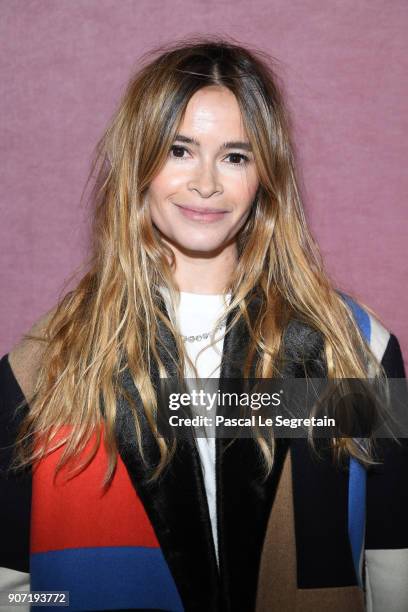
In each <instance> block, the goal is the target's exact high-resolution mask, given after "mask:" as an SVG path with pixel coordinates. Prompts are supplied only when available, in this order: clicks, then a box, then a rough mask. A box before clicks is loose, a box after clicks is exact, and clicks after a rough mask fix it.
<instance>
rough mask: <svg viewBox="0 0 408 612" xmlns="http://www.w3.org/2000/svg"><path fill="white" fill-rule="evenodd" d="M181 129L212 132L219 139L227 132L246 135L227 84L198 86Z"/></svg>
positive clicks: (232, 135) (201, 133)
mask: <svg viewBox="0 0 408 612" xmlns="http://www.w3.org/2000/svg"><path fill="white" fill-rule="evenodd" d="M180 131H183V133H184V132H186V133H187V132H188V134H189V135H191V136H201V137H202V138H204V137H205V136H208V137H209V136H211V137H212V138H214V137H216V138H217V139H219V140H222V139H224V138H225V137H226V136H227V137H228V138H229V139H230V138H235V137H236V138H242V137H244V136H245V135H246V132H245V128H244V124H243V119H242V114H241V110H240V108H239V105H238V102H237V99H236V97H235V95H234V94H233V93H232V91H231V90H229V89H227V88H226V87H219V86H209V87H203V88H202V89H200V90H198V91H197V92H196V93H195V94H194V95H193V96H192V97H191V99H190V100H189V102H188V104H187V107H186V110H185V113H184V115H183V118H182V121H181V123H180Z"/></svg>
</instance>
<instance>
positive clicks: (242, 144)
mask: <svg viewBox="0 0 408 612" xmlns="http://www.w3.org/2000/svg"><path fill="white" fill-rule="evenodd" d="M174 142H185V143H186V144H194V145H196V146H197V147H199V146H200V143H199V142H198V140H196V139H195V138H191V137H190V136H184V135H183V134H176V136H175V138H174ZM225 149H242V150H244V151H252V147H251V145H250V144H249V142H246V141H242V140H230V141H228V142H223V143H222V145H221V146H220V147H219V149H218V151H225Z"/></svg>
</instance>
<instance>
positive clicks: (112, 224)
mask: <svg viewBox="0 0 408 612" xmlns="http://www.w3.org/2000/svg"><path fill="white" fill-rule="evenodd" d="M210 85H211V86H214V85H215V86H220V87H226V88H228V89H229V90H230V91H231V92H232V93H233V94H234V95H235V97H236V99H237V101H238V104H239V107H240V110H241V113H242V117H243V121H244V126H245V129H246V132H247V136H248V139H249V141H250V144H251V147H252V150H253V155H254V158H255V163H256V167H257V171H258V176H259V189H258V192H257V196H256V198H255V200H254V202H253V205H252V210H251V213H250V216H249V217H248V220H247V222H246V224H245V226H244V227H243V229H242V230H241V232H240V234H239V236H238V242H237V244H238V262H237V266H236V269H235V270H234V274H233V276H232V278H231V279H229V282H228V284H227V286H226V287H225V292H230V293H231V294H232V298H231V301H230V303H229V306H228V309H227V313H226V314H228V313H230V312H232V311H233V310H234V309H235V308H237V309H238V310H237V314H236V316H235V317H234V318H233V320H232V321H231V326H230V328H231V327H232V326H233V325H235V324H236V323H237V320H238V318H239V317H241V316H242V317H243V318H244V320H245V321H246V323H247V325H248V327H249V338H250V345H249V347H248V357H247V363H246V365H245V368H244V373H243V375H244V376H247V375H248V372H249V369H250V365H251V362H252V360H253V359H254V357H255V356H259V360H258V362H257V371H256V375H257V376H258V377H262V378H268V377H272V376H276V375H278V374H279V372H278V369H277V363H278V356H279V353H280V350H281V347H282V336H283V332H284V329H285V327H286V325H287V323H288V321H289V320H290V319H291V317H293V316H296V317H297V318H298V319H300V320H301V321H303V322H305V323H306V324H308V325H310V326H311V327H312V328H313V329H315V330H317V331H319V332H320V333H321V335H322V338H323V339H324V350H325V358H326V363H327V371H328V377H329V378H366V377H367V372H368V368H371V370H370V371H371V376H373V375H375V376H381V375H383V372H382V370H381V367H380V365H379V364H378V362H377V360H376V359H375V357H374V355H373V354H372V353H371V351H370V349H369V347H368V346H367V344H366V343H365V341H364V339H363V338H362V336H361V334H360V332H359V330H358V328H357V327H356V325H355V322H354V320H353V317H352V316H351V314H350V311H349V308H348V307H347V306H346V304H345V303H344V301H343V299H342V298H341V297H340V296H339V294H338V292H337V291H336V290H335V289H334V287H333V286H332V283H331V282H330V280H329V278H328V276H327V274H326V272H325V270H324V267H323V263H322V260H321V257H320V254H319V250H318V248H317V245H316V244H315V242H314V240H313V238H312V236H311V234H310V232H309V229H308V227H307V223H306V219H305V214H304V210H303V206H302V201H301V195H300V193H299V186H298V179H297V176H296V170H295V160H294V149H293V144H292V140H291V127H290V121H289V118H288V115H287V111H286V108H285V104H284V101H283V96H282V88H281V86H280V84H279V78H278V76H277V75H276V74H275V72H274V69H273V61H272V60H271V58H269V57H268V56H266V55H265V54H262V53H261V52H260V51H255V50H249V49H248V48H244V47H242V46H240V45H239V44H236V43H235V42H233V41H231V40H226V39H219V38H214V37H213V38H205V39H202V38H200V39H196V38H194V39H189V40H187V41H185V40H184V41H181V42H178V43H176V44H174V45H172V46H168V47H166V48H165V49H163V48H161V49H156V50H155V51H154V52H153V53H150V54H148V55H147V56H145V57H144V58H143V62H142V64H141V67H140V68H139V70H138V72H137V74H136V75H135V76H134V77H133V78H132V79H131V80H130V82H129V85H128V87H127V90H126V92H125V94H124V96H123V99H122V100H121V102H120V104H119V107H118V108H117V110H116V112H115V113H114V115H113V118H112V120H111V122H110V124H109V126H108V128H107V130H106V132H105V134H104V135H103V137H102V138H101V140H100V142H99V143H98V145H97V147H96V151H95V158H94V163H93V166H92V170H91V174H90V179H92V180H94V181H95V188H94V190H93V199H92V202H93V205H94V210H93V226H92V243H91V255H90V258H89V260H88V262H87V269H86V273H85V274H84V275H83V276H82V278H81V279H80V280H79V281H78V282H77V285H76V287H75V288H74V289H73V290H71V291H69V292H67V293H66V294H65V295H64V296H63V297H62V298H61V299H60V300H59V303H58V306H57V308H56V309H55V311H54V312H53V314H52V317H51V318H50V320H49V321H48V322H47V325H46V328H45V330H44V333H43V335H42V342H43V352H42V357H41V363H40V366H39V370H38V375H37V378H36V385H35V388H34V391H33V394H32V397H30V398H27V400H28V403H29V405H30V409H29V411H28V413H27V415H26V416H25V417H24V420H23V423H22V426H21V430H20V434H19V438H18V447H19V465H20V466H24V465H28V464H30V463H33V462H36V461H38V460H39V459H41V458H42V457H43V456H44V455H45V454H46V453H48V452H51V451H52V450H53V449H55V448H57V447H60V446H62V445H63V446H64V452H63V454H62V456H61V459H60V462H59V465H58V469H60V468H61V467H62V466H63V465H65V464H66V463H68V461H69V460H70V459H72V458H73V457H78V456H79V455H81V453H82V451H83V450H84V448H85V446H86V445H87V443H88V442H89V441H90V439H91V438H92V437H93V434H95V433H96V434H97V435H96V437H95V444H94V447H93V450H92V452H90V453H89V456H88V457H87V458H86V459H85V460H84V462H83V463H82V464H81V469H82V467H84V466H86V465H87V464H88V463H89V461H91V459H92V457H93V456H94V454H95V452H96V450H97V448H98V445H99V444H100V442H101V439H102V438H103V443H104V445H105V447H106V451H107V454H108V457H109V463H108V468H107V472H106V475H105V484H108V483H109V482H110V480H111V478H112V476H113V473H114V470H115V465H116V461H117V450H116V443H115V432H114V427H115V418H116V403H117V398H118V394H119V393H121V392H123V390H122V391H121V389H120V385H119V381H120V374H121V372H123V367H124V364H125V365H126V366H127V367H128V368H129V371H130V373H131V375H132V378H133V380H134V383H135V385H136V387H137V389H138V391H139V393H140V397H141V400H142V402H143V407H144V411H145V414H146V416H147V418H148V421H149V423H150V425H151V427H152V430H153V431H155V424H154V411H155V409H156V405H157V403H156V402H157V398H156V395H155V390H154V387H153V384H152V380H151V372H150V359H149V357H150V355H153V357H154V359H155V360H156V362H157V364H158V368H159V372H160V376H161V377H165V376H166V369H165V366H164V364H163V363H162V361H161V359H160V355H159V351H158V347H157V331H158V325H159V322H160V321H161V322H162V323H163V324H164V325H165V326H166V327H167V328H168V330H169V331H170V332H171V333H172V334H173V335H174V337H175V340H176V345H177V350H178V354H179V359H178V360H177V363H175V367H176V368H177V370H178V373H179V377H180V378H183V376H184V368H185V360H186V356H185V352H184V346H183V342H182V339H181V337H180V335H179V334H178V333H177V330H176V329H174V326H173V324H172V322H171V320H170V319H168V318H167V317H165V316H164V314H163V311H162V309H161V308H160V300H159V288H160V287H167V288H168V290H169V291H170V294H171V296H172V297H173V299H174V300H175V301H177V295H178V288H177V286H176V285H175V282H174V277H173V272H172V270H173V266H174V258H173V254H172V253H171V252H170V250H169V249H168V247H166V245H165V244H164V243H163V242H162V241H161V239H160V235H159V233H158V231H157V230H156V228H155V227H154V225H153V224H152V220H151V217H150V212H149V205H148V197H147V196H148V188H149V183H150V181H151V180H152V178H153V177H154V176H155V175H156V174H157V172H158V171H159V170H160V169H161V167H162V165H163V163H164V162H165V160H166V158H167V156H168V153H169V150H170V147H171V146H172V144H173V140H174V137H175V134H176V133H177V129H178V126H179V125H180V122H181V120H182V117H183V113H184V111H185V109H186V106H187V104H188V102H189V100H190V98H191V97H192V95H193V94H194V93H195V92H197V91H198V90H199V89H201V88H202V87H206V86H210ZM255 287H257V288H258V291H259V293H260V295H261V296H262V300H261V307H260V311H259V315H258V316H257V317H256V321H252V322H251V320H250V318H249V316H248V310H247V306H248V299H249V296H250V295H251V292H252V291H253V289H254V288H255ZM228 331H229V329H227V330H226V332H227V333H228ZM32 337H33V338H34V337H36V336H32ZM169 358H174V356H169ZM101 402H103V415H104V416H103V419H102V418H101ZM134 418H135V429H136V432H137V433H138V436H139V445H140V448H141V450H142V440H141V439H140V423H139V422H138V416H137V412H136V410H134ZM64 426H68V430H67V432H66V434H65V435H63V436H62V437H61V435H59V433H58V432H60V431H61V428H63V427H64ZM102 427H103V436H102ZM33 439H35V440H36V444H35V445H30V444H29V445H27V444H25V441H27V440H33ZM156 439H157V444H158V446H159V449H160V456H161V461H160V464H159V465H158V466H154V470H153V475H152V477H154V478H155V477H157V476H158V475H159V474H160V472H161V470H162V469H163V468H164V466H166V465H167V464H168V462H169V461H170V460H171V455H172V452H173V450H174V449H172V448H170V447H169V445H168V444H167V443H166V441H165V440H164V439H162V438H160V437H159V436H156ZM259 447H260V453H261V456H262V458H263V460H264V463H265V468H266V471H267V472H268V471H269V470H270V469H271V468H272V465H273V457H274V441H273V440H271V441H270V444H267V443H266V442H265V440H259ZM333 448H336V449H339V448H340V449H342V452H345V453H349V454H350V455H353V456H355V457H358V458H359V459H360V460H362V461H365V462H370V461H371V458H370V456H369V454H368V453H365V452H364V451H363V450H362V449H361V448H360V447H359V446H358V445H356V443H355V442H354V441H353V439H351V438H348V439H341V440H334V441H333Z"/></svg>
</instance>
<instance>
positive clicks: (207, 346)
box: [162, 288, 231, 561]
mask: <svg viewBox="0 0 408 612" xmlns="http://www.w3.org/2000/svg"><path fill="white" fill-rule="evenodd" d="M162 295H163V297H164V299H165V302H166V306H167V309H168V311H169V316H170V318H172V319H173V323H174V324H175V326H176V328H177V329H178V330H179V332H180V333H181V334H183V335H184V336H197V335H199V334H202V333H205V332H211V331H212V330H213V329H214V327H215V324H216V321H217V318H218V317H219V316H220V315H221V314H222V312H223V311H224V310H225V306H226V303H227V301H228V300H229V299H230V297H231V294H226V296H225V299H224V295H223V294H201V293H187V292H185V291H181V292H180V304H179V307H178V309H177V310H176V312H171V303H170V296H169V293H168V291H167V289H164V288H162ZM224 333H225V328H224V329H221V330H218V331H217V333H216V334H215V340H216V341H215V342H214V344H213V345H211V342H212V339H211V338H207V339H203V340H195V341H194V342H188V341H186V342H185V348H186V351H187V354H188V356H189V357H190V359H191V360H192V362H193V363H194V365H195V366H196V368H197V372H198V375H199V377H200V378H219V377H220V368H221V357H222V350H223V344H224V338H223V335H224ZM217 339H218V340H217ZM202 349H204V350H203V352H202V353H200V351H201V350H202ZM185 377H186V378H191V379H192V378H195V376H194V371H193V370H192V369H191V367H190V365H189V364H188V363H187V364H186V372H185ZM190 386H193V381H190ZM207 435H208V436H209V437H207V438H203V437H197V446H198V452H199V455H200V459H201V465H202V469H203V476H204V484H205V489H206V495H207V502H208V508H209V513H210V519H211V528H212V534H213V539H214V547H215V553H216V556H217V561H218V537H217V497H216V476H215V437H214V433H213V432H210V431H208V432H207Z"/></svg>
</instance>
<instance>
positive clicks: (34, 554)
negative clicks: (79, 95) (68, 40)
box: [0, 40, 408, 612]
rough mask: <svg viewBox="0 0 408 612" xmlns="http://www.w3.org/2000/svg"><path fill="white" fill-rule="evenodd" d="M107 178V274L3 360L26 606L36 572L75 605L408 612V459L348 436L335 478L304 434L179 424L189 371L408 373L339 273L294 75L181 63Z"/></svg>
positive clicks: (99, 236) (167, 67)
mask: <svg viewBox="0 0 408 612" xmlns="http://www.w3.org/2000/svg"><path fill="white" fill-rule="evenodd" d="M95 168H97V169H98V174H97V177H96V188H95V192H94V195H95V198H94V201H95V214H94V224H93V242H92V247H93V249H92V257H91V259H90V261H89V265H88V271H87V273H86V274H85V275H84V276H83V278H81V280H80V281H79V282H78V284H77V286H76V288H75V289H74V290H72V291H70V292H69V293H67V294H66V295H65V296H63V298H62V299H61V300H60V301H59V303H58V305H57V307H56V308H55V309H53V311H51V312H50V313H49V314H48V315H47V316H46V317H45V318H44V319H42V320H41V321H40V322H39V323H38V324H37V325H36V326H35V328H34V330H32V332H31V334H30V335H28V336H26V338H25V339H24V340H23V341H22V342H21V343H19V345H17V346H16V347H15V348H14V349H13V350H12V351H11V352H10V353H9V355H5V356H4V357H3V359H2V361H1V374H2V390H3V393H2V396H3V406H2V418H3V422H5V425H6V426H5V427H3V428H2V432H3V433H2V436H3V440H2V444H1V446H2V447H6V446H7V449H6V450H5V451H4V453H3V455H2V467H3V469H4V470H5V471H7V469H8V468H9V466H10V465H12V467H13V468H19V469H18V470H17V471H16V470H15V469H13V471H12V472H10V473H11V474H12V476H10V475H9V476H8V478H7V479H6V478H5V479H3V480H2V483H1V486H2V489H1V495H2V499H3V500H5V503H3V504H2V512H3V518H2V521H1V525H2V530H3V533H2V541H4V542H6V545H5V547H4V552H3V553H2V554H3V557H2V560H1V562H0V565H2V566H3V569H2V574H0V575H1V576H2V580H3V586H2V589H3V590H4V589H6V588H11V586H12V585H13V584H18V581H20V584H21V585H22V587H23V584H24V581H25V582H27V579H28V577H30V578H31V590H32V591H33V590H39V591H69V592H70V607H71V609H75V610H85V609H86V610H95V609H97V610H102V609H104V610H105V609H109V610H119V609H138V610H141V609H150V610H151V609H157V610H183V609H185V610H202V611H206V612H208V611H216V610H217V611H218V610H222V611H228V610H231V611H236V610H239V611H241V610H242V611H250V610H255V609H256V610H278V609H279V610H287V611H289V610H290V611H292V610H319V611H320V610H336V611H340V610H348V611H350V610H356V611H357V610H358V611H360V610H361V611H362V610H364V609H368V610H374V611H375V612H377V611H378V610H380V609H381V610H382V609H384V608H383V607H380V606H383V604H384V603H385V604H386V606H387V608H388V609H393V610H398V611H402V610H403V609H406V608H405V607H403V606H405V604H406V602H407V590H406V586H405V583H404V572H406V569H407V567H408V564H407V554H406V553H407V550H403V549H404V548H405V549H406V548H408V542H407V541H406V536H407V529H406V526H405V525H406V522H405V520H404V521H402V514H401V512H402V511H405V512H406V511H407V510H408V504H407V499H406V494H405V493H404V492H402V491H401V490H400V485H401V483H402V482H403V481H402V478H403V474H404V469H405V468H406V466H407V456H406V449H405V447H401V446H397V445H393V446H390V448H389V449H388V447H387V451H386V453H384V455H385V459H384V461H383V463H378V461H377V462H376V458H375V457H374V456H373V454H372V452H371V451H370V447H369V446H368V445H367V446H364V445H360V444H358V442H357V441H356V440H355V439H353V438H351V437H350V438H341V439H338V438H335V439H334V440H333V441H332V447H331V448H330V453H328V454H327V456H325V460H324V461H320V462H316V461H314V459H313V455H312V452H311V448H310V446H309V443H308V442H307V441H306V440H302V439H294V440H290V441H289V440H287V439H276V440H274V439H273V437H272V438H271V439H270V440H265V439H260V438H259V439H253V440H252V439H239V440H235V441H234V443H232V444H231V443H230V441H225V440H222V439H217V440H214V439H208V440H206V439H204V438H203V439H200V438H199V439H198V440H197V444H196V443H195V442H194V440H188V439H187V440H177V442H176V443H175V444H174V443H173V442H170V441H168V440H166V438H163V437H161V436H160V435H159V434H158V431H157V428H156V420H155V415H156V410H157V411H158V412H159V413H160V410H161V409H163V406H161V404H160V401H159V399H158V397H159V387H160V385H159V381H160V380H161V379H163V378H166V377H178V379H183V377H185V376H186V377H187V376H188V377H193V376H198V377H204V378H205V377H214V376H215V377H222V378H225V379H229V378H239V377H243V378H247V377H248V376H256V377H259V378H270V377H280V376H283V377H286V378H290V377H305V376H310V377H325V376H327V377H329V378H344V377H348V378H366V377H367V375H368V372H370V375H371V376H376V377H378V378H379V379H381V376H384V373H385V374H386V375H387V376H389V377H404V370H403V362H402V358H401V353H400V349H399V345H398V341H397V339H396V338H395V336H393V335H392V334H390V333H389V332H388V331H387V330H386V329H385V328H384V327H383V326H382V325H381V324H380V323H379V322H378V321H377V320H376V319H375V318H374V317H373V315H372V314H368V312H367V311H366V310H365V309H363V308H361V307H360V306H359V305H357V304H356V303H355V302H354V301H352V300H351V299H350V298H348V297H347V296H344V295H342V294H340V293H339V292H337V291H336V290H335V289H334V288H333V286H332V285H331V283H330V281H329V279H328V278H327V275H326V273H325V271H324V269H323V266H322V263H321V260H320V257H319V253H318V249H317V247H316V245H315V243H314V241H313V239H312V238H311V235H310V233H309V231H308V228H307V225H306V222H305V217H304V212H303V209H302V204H301V198H300V195H299V190H298V186H297V181H296V173H295V168H294V158H293V151H292V145H291V140H290V130H289V125H288V117H287V114H286V111H285V107H284V104H283V101H282V96H281V93H280V90H279V87H278V85H277V79H276V77H275V76H274V74H273V72H272V70H271V69H270V68H269V67H268V66H267V64H266V63H265V61H264V60H263V59H262V58H261V57H260V55H259V54H256V53H253V52H250V51H248V50H247V49H244V48H242V47H240V46H238V45H235V44H231V43H229V42H225V41H222V40H198V41H197V40H193V41H189V42H187V43H181V44H177V45H174V46H173V47H171V48H168V49H167V50H164V51H163V50H161V53H160V55H158V56H157V57H155V58H154V59H150V61H149V62H146V63H145V65H144V66H143V67H142V68H141V69H140V71H139V72H138V73H137V74H136V75H135V77H134V78H133V79H132V80H131V82H130V84H129V86H128V89H127V91H126V94H125V96H124V98H123V100H122V101H121V103H120V106H119V108H118V110H117V111H116V113H115V115H114V117H113V119H112V121H111V123H110V125H109V127H108V129H107V131H106V133H105V135H104V137H103V138H102V140H101V141H100V143H99V145H98V147H97V155H96V164H95ZM24 399H26V400H27V402H28V405H29V410H28V409H27V407H24V406H23V408H22V409H20V410H18V411H15V407H16V406H17V404H19V403H21V402H22V401H23V400H24ZM14 447H15V448H16V449H17V454H16V455H12V450H11V449H14ZM352 466H353V470H354V471H353V470H352V469H351V468H352ZM378 466H380V467H379V468H378ZM21 469H23V470H24V472H23V474H21ZM356 469H357V472H356ZM358 469H361V470H363V472H364V474H365V473H366V472H367V516H366V530H365V537H364V530H363V531H362V528H363V527H362V523H361V521H360V519H362V520H363V521H364V520H365V518H364V516H363V515H362V514H361V510H362V508H363V510H364V507H365V506H364V504H361V503H360V502H361V498H358V499H357V502H358V503H357V505H356V511H355V512H354V509H353V507H352V506H350V500H355V499H356V498H355V496H354V497H353V496H352V489H351V488H350V487H351V485H350V483H353V482H355V481H354V480H353V478H354V477H355V474H357V476H358V475H359V474H360V476H361V473H360V472H358ZM390 474H392V478H390ZM357 481H358V482H360V485H361V482H363V484H364V483H365V480H364V479H361V478H360V480H358V478H357ZM357 481H356V482H357ZM364 486H365V485H364ZM361 491H362V489H361V488H360V489H359V494H360V493H361ZM364 491H365V489H364ZM364 491H363V493H364ZM385 497H386V498H387V499H386V502H384V498H385ZM403 504H405V507H404V505H403ZM401 508H402V509H403V510H401ZM387 517H388V519H389V520H390V523H392V525H391V526H389V525H388V526H385V525H384V522H385V521H386V520H387ZM353 521H354V523H353ZM359 521H360V522H359ZM360 523H361V524H360ZM356 529H357V532H358V533H357V539H356V538H354V539H352V537H351V535H352V534H351V531H353V530H354V531H353V533H354V532H355V530H356ZM29 533H30V539H29ZM358 538H360V540H359V539H358ZM383 549H387V550H383ZM390 549H394V550H390ZM395 549H397V550H395ZM364 551H365V554H363V553H364ZM387 553H393V554H387ZM396 559H397V560H398V564H397V566H396V567H393V565H392V564H395V560H396ZM363 562H364V564H363ZM13 581H14V582H13ZM392 606H394V607H392Z"/></svg>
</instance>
